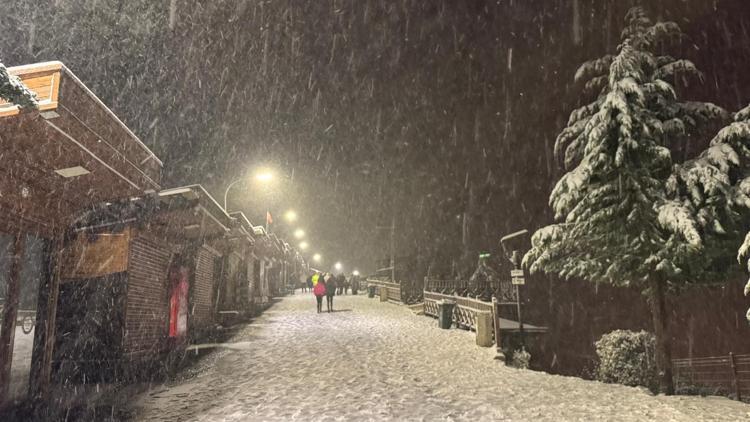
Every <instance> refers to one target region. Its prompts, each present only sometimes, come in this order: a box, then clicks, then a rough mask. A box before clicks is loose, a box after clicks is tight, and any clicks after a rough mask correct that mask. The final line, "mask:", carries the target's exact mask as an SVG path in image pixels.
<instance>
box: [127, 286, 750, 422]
mask: <svg viewBox="0 0 750 422" xmlns="http://www.w3.org/2000/svg"><path fill="white" fill-rule="evenodd" d="M334 305H335V308H336V310H337V312H334V313H331V314H328V313H323V314H320V315H318V314H317V313H316V312H315V300H314V298H313V297H312V296H311V295H310V294H301V293H299V291H298V292H297V294H296V295H294V296H289V297H285V298H284V299H283V300H282V301H281V302H280V303H277V304H276V305H274V306H273V307H272V308H270V309H269V310H268V311H266V312H265V313H264V314H263V315H262V316H261V317H259V318H257V319H256V320H255V321H254V322H252V323H251V324H248V325H247V326H245V327H243V328H242V329H241V330H240V332H239V333H238V334H237V335H235V336H234V338H232V339H230V340H229V342H228V343H227V344H224V345H223V347H219V348H216V350H215V351H214V352H212V353H210V354H207V355H206V356H204V357H203V358H202V359H201V360H200V361H199V362H198V363H197V364H196V365H195V366H193V367H190V368H188V369H187V370H185V371H184V373H183V374H181V376H179V377H178V378H179V379H180V381H178V382H174V383H170V384H168V385H164V386H157V387H154V388H153V389H152V390H151V391H149V392H146V393H143V394H142V395H140V396H138V397H135V398H134V399H133V401H132V403H133V409H132V413H131V415H133V416H134V419H136V420H150V421H175V420H181V421H220V420H227V421H234V420H236V421H246V420H534V421H540V420H549V421H560V420H586V421H589V420H610V421H611V420H626V421H630V420H633V421H636V420H638V421H640V420H662V421H667V420H669V421H694V420H712V421H719V420H721V421H738V420H748V419H750V406H748V405H746V404H742V403H738V402H736V401H731V400H729V399H726V398H719V397H707V398H701V397H687V396H674V397H666V396H652V395H650V394H649V393H647V392H645V391H643V390H641V389H638V388H630V387H624V386H618V385H610V384H602V383H598V382H592V381H585V380H581V379H577V378H571V377H561V376H554V375H549V374H545V373H540V372H533V371H525V370H517V369H513V368H509V367H506V366H504V364H502V363H499V362H497V361H495V360H493V359H492V357H493V356H494V349H493V348H486V349H485V348H479V347H477V346H476V345H475V344H474V334H473V333H471V332H466V331H460V330H440V329H438V328H437V322H436V321H435V320H434V319H431V318H427V317H424V316H416V315H414V314H413V313H412V312H411V311H410V310H409V309H408V308H406V307H402V306H397V305H392V304H388V303H380V302H379V301H378V300H377V299H367V298H366V297H365V296H363V295H360V296H355V297H352V296H337V297H336V298H335V303H334Z"/></svg>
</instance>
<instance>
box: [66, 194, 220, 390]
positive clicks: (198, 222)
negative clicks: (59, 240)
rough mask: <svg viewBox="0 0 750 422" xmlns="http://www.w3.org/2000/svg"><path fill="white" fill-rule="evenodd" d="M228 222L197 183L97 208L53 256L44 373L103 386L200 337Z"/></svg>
mask: <svg viewBox="0 0 750 422" xmlns="http://www.w3.org/2000/svg"><path fill="white" fill-rule="evenodd" d="M231 224H232V221H231V219H230V217H229V215H227V214H226V213H225V212H224V210H223V209H222V208H221V207H220V206H219V205H218V204H217V203H216V201H215V200H214V199H213V198H212V197H211V196H210V195H209V194H208V193H207V192H206V191H205V190H204V189H203V188H202V187H201V186H200V185H193V186H186V187H181V188H175V189H168V190H163V191H161V192H159V193H158V194H156V195H149V196H145V197H134V198H130V199H128V200H126V201H121V202H117V203H108V204H103V205H102V206H100V207H98V208H95V209H92V210H91V211H90V212H89V213H88V214H87V215H86V216H85V217H83V218H81V219H79V220H78V221H77V222H76V224H75V226H74V227H73V228H72V232H73V233H72V234H71V235H70V236H69V238H70V239H71V240H70V242H69V247H67V248H66V250H65V254H64V258H63V263H64V264H63V269H62V276H61V284H60V301H59V303H58V306H57V315H58V324H57V329H56V335H55V354H54V358H53V365H54V367H53V369H54V370H53V373H54V374H55V379H56V380H57V381H59V382H66V383H76V384H78V383H87V382H88V383H91V382H109V381H112V380H113V379H124V378H131V377H139V371H142V370H144V369H149V370H150V371H149V372H148V373H150V374H154V373H157V372H154V371H153V369H158V368H155V367H158V366H159V365H161V364H162V362H169V360H168V359H166V360H165V359H163V358H164V357H165V355H166V354H168V353H169V352H172V351H175V350H178V351H179V350H182V348H184V346H186V345H187V344H188V343H190V342H194V341H200V340H201V339H203V338H206V337H210V336H211V335H212V334H213V333H214V331H213V328H214V327H215V324H216V323H217V322H218V321H217V318H216V312H215V310H216V301H217V298H216V294H217V286H218V285H219V284H220V283H219V282H220V280H221V275H222V265H223V262H224V259H225V257H224V255H223V253H222V252H221V251H222V250H223V249H224V248H225V245H226V244H227V242H228V239H227V235H228V233H229V230H230V226H231Z"/></svg>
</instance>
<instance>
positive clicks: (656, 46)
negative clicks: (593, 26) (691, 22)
mask: <svg viewBox="0 0 750 422" xmlns="http://www.w3.org/2000/svg"><path fill="white" fill-rule="evenodd" d="M680 35H681V33H680V30H679V27H678V26H677V25H676V24H675V23H672V22H667V23H656V24H652V23H651V22H650V21H649V19H648V18H647V16H646V15H645V13H644V11H643V10H642V9H640V8H633V9H631V10H630V11H629V12H628V14H627V15H626V27H625V29H624V30H623V32H622V43H621V44H620V46H619V47H618V51H617V54H616V55H614V56H605V57H602V58H599V59H596V60H593V61H590V62H587V63H584V64H583V65H582V66H581V67H580V68H579V70H578V72H577V73H576V80H577V81H584V80H585V81H587V82H586V84H585V87H584V90H585V91H594V92H598V95H597V97H596V99H595V100H594V101H593V102H592V103H590V104H587V105H585V106H583V107H581V108H579V109H577V110H574V111H573V112H572V113H571V115H570V119H569V121H568V126H567V127H566V128H565V129H564V130H563V131H562V132H561V133H560V135H559V136H558V138H557V141H556V145H555V153H556V154H557V155H558V156H561V157H563V159H564V164H565V167H566V169H567V170H568V173H567V174H565V175H564V176H563V177H562V178H561V179H560V180H559V181H558V183H557V185H556V186H555V188H554V189H553V191H552V193H551V196H550V205H551V206H552V208H553V211H554V213H555V219H556V220H557V221H558V223H557V224H553V225H551V226H548V227H545V228H542V229H540V230H538V231H537V232H536V233H535V234H534V236H533V237H532V249H531V250H530V251H529V252H528V254H527V255H526V257H525V259H524V262H525V265H527V266H528V267H529V269H530V271H531V272H538V271H544V272H547V273H553V274H557V275H559V276H561V277H563V278H579V279H585V280H589V281H591V282H595V283H609V284H613V285H617V286H632V287H634V288H637V289H639V290H641V291H642V292H643V293H644V294H646V295H648V297H649V302H650V304H651V307H652V316H653V323H654V333H655V335H656V338H657V366H658V368H659V373H660V387H661V389H662V391H664V392H666V393H668V394H669V393H672V392H673V389H674V388H673V383H672V371H671V353H670V348H669V334H668V317H667V310H666V300H665V297H666V294H667V291H668V290H669V289H672V288H678V287H680V286H682V285H684V284H686V283H690V282H696V281H700V280H705V279H706V278H707V277H708V274H709V273H710V272H711V271H710V269H711V268H714V267H713V265H712V263H711V262H709V260H707V259H703V257H704V256H714V255H719V254H708V255H704V254H705V252H706V249H707V248H706V241H707V240H708V239H713V238H718V237H720V235H722V233H723V228H722V227H720V226H713V225H711V224H710V223H711V221H712V220H711V219H710V218H708V215H709V214H711V213H715V214H721V213H723V212H729V209H728V207H727V206H726V204H724V203H722V201H721V200H720V199H718V198H721V197H722V196H721V193H722V192H724V191H726V189H728V183H727V182H726V181H724V183H719V182H722V180H721V179H720V178H719V177H718V175H717V185H710V186H709V185H705V186H704V187H705V188H711V189H713V190H710V191H707V192H703V193H700V194H699V192H698V190H695V189H694V190H692V191H689V192H687V193H685V191H684V190H683V187H684V186H683V185H684V183H685V182H686V181H689V180H693V179H691V177H693V176H694V175H695V174H694V172H699V173H700V172H708V173H711V171H712V167H710V165H711V162H710V161H707V160H704V161H701V162H700V163H698V162H695V163H685V165H684V166H678V167H677V169H676V170H675V168H673V159H672V153H671V151H670V149H669V147H670V146H671V145H674V144H675V143H678V142H679V141H680V140H682V139H685V137H687V136H688V135H690V134H691V133H694V132H695V131H696V130H697V128H699V127H700V126H701V124H702V123H704V122H705V121H709V120H713V119H721V118H726V117H727V116H726V115H727V114H726V112H725V111H724V110H722V109H721V108H720V107H717V106H715V105H713V104H709V103H696V102H683V101H679V100H678V98H677V95H676V93H675V90H674V88H673V81H674V79H675V78H676V77H683V76H687V75H696V76H700V73H699V72H698V71H697V69H696V68H695V66H694V65H693V64H692V63H691V62H689V61H687V60H680V59H675V58H673V57H671V56H666V55H660V54H658V52H660V51H662V50H663V47H664V45H665V43H666V42H668V41H669V40H671V39H676V38H678V37H680ZM674 171H676V172H677V174H673V172H674ZM706 180H707V179H706ZM691 194H695V196H696V197H695V198H692V197H691V196H690V195H691ZM701 195H703V196H701ZM706 195H708V196H710V199H709V200H706ZM700 199H702V200H703V202H701V201H700ZM696 258H697V259H696Z"/></svg>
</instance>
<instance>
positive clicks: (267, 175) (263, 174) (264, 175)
mask: <svg viewBox="0 0 750 422" xmlns="http://www.w3.org/2000/svg"><path fill="white" fill-rule="evenodd" d="M255 178H256V179H257V180H258V181H261V182H269V181H271V179H273V173H271V172H270V171H269V170H262V171H260V172H258V174H256V175H255Z"/></svg>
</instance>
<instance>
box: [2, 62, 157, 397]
mask: <svg viewBox="0 0 750 422" xmlns="http://www.w3.org/2000/svg"><path fill="white" fill-rule="evenodd" d="M8 71H9V73H10V74H12V75H16V76H18V77H20V78H21V80H22V81H23V82H24V84H25V85H26V86H27V87H28V88H29V89H30V90H32V91H34V92H35V93H36V95H37V99H38V101H39V106H38V109H33V110H21V109H19V107H17V106H16V105H14V104H9V103H6V102H1V101H0V151H1V153H0V154H1V155H2V160H0V215H2V218H1V219H0V302H1V303H2V304H1V305H0V308H2V309H1V310H0V321H1V322H0V406H2V405H7V404H9V403H14V402H18V401H21V400H24V399H26V398H28V396H29V394H31V396H32V397H42V396H44V395H46V393H47V391H48V386H49V380H50V373H51V367H52V356H53V352H54V344H55V342H54V341H53V340H54V334H55V329H56V321H57V320H58V318H57V315H56V310H57V304H58V294H59V284H60V280H61V276H62V268H63V265H62V261H63V252H64V249H65V245H66V239H65V233H66V232H67V230H68V228H69V227H70V226H71V224H73V222H74V221H75V220H76V219H77V218H78V217H79V216H80V215H81V214H82V213H85V212H86V211H87V210H88V209H90V208H91V207H92V206H94V205H95V204H100V203H106V202H108V201H113V200H117V199H120V198H129V197H133V196H140V195H144V194H146V193H148V192H156V191H158V190H159V180H160V173H161V166H162V163H161V162H160V161H159V160H158V158H156V156H155V155H154V154H153V153H152V152H151V151H150V150H149V149H148V148H147V147H146V146H145V145H144V144H143V143H142V142H141V141H140V140H139V139H138V138H137V137H136V136H135V135H134V134H133V133H132V132H131V131H130V130H129V129H128V128H127V127H126V126H125V125H124V124H123V123H122V122H121V121H120V120H119V119H118V118H117V116H115V115H114V114H113V113H112V112H111V111H110V110H109V109H108V108H107V107H106V106H105V105H104V104H103V103H102V102H101V101H100V100H99V99H98V98H97V97H96V96H95V95H94V94H93V93H92V92H91V91H89V90H88V89H87V88H86V86H84V85H83V83H81V81H80V80H78V78H76V77H75V75H73V73H72V72H70V71H69V70H68V69H67V68H66V67H65V66H64V65H63V64H62V63H60V62H48V63H39V64H33V65H27V66H19V67H11V68H9V69H8ZM116 242H117V241H115V243H116ZM108 265H112V266H118V265H122V262H121V261H118V260H117V258H115V259H114V260H113V262H111V263H110V264H108Z"/></svg>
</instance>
